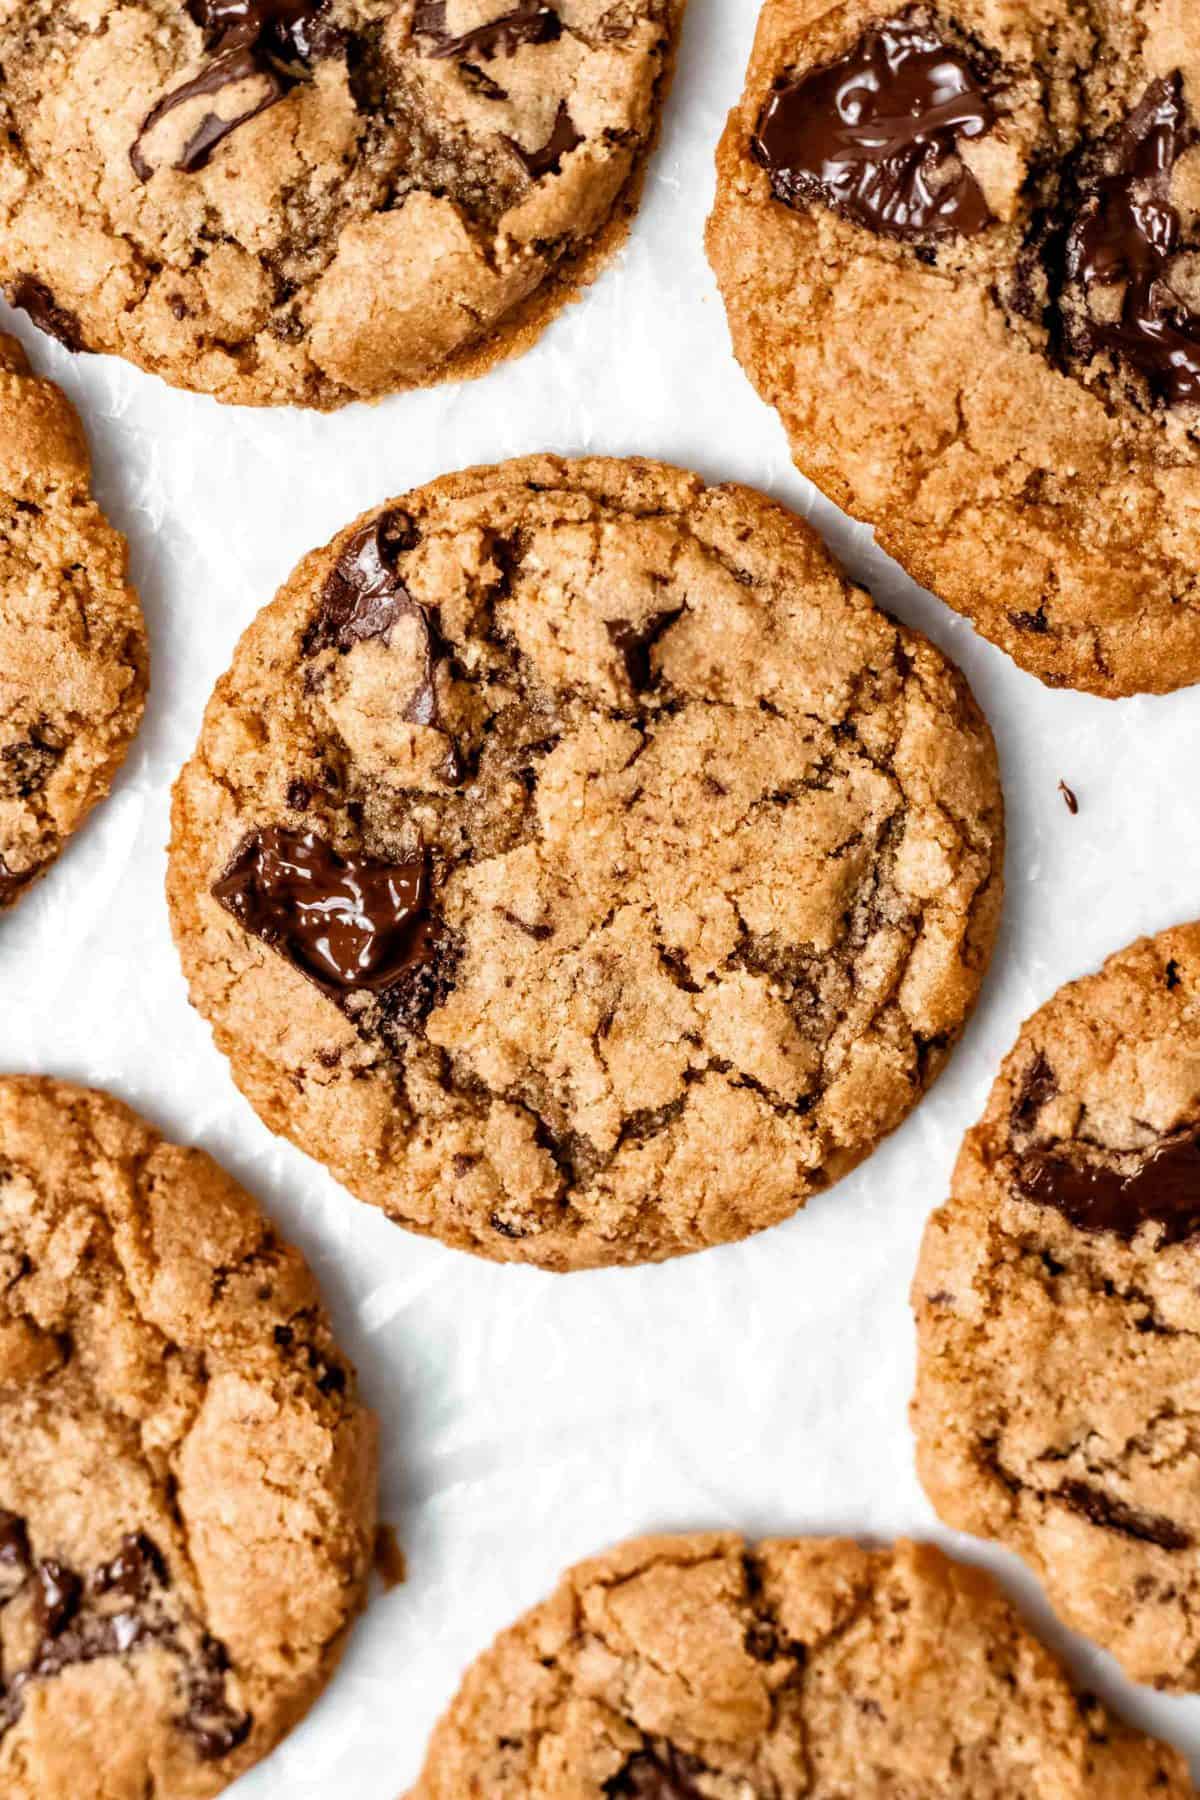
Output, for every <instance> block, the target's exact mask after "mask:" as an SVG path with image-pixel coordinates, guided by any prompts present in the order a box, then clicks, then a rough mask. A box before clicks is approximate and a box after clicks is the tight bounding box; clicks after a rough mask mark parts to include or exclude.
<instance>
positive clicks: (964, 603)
mask: <svg viewBox="0 0 1200 1800" xmlns="http://www.w3.org/2000/svg"><path fill="white" fill-rule="evenodd" d="M718 170H719V175H718V193H717V201H716V206H715V210H714V212H713V215H712V218H711V220H710V223H709V234H708V245H709V254H710V257H711V260H712V263H713V267H714V269H715V270H716V273H717V277H718V280H719V282H720V285H721V288H722V290H723V292H724V297H725V301H726V305H727V308H728V313H729V322H730V326H731V329H732V333H733V341H734V347H735V350H736V352H737V355H738V358H739V360H740V361H741V363H742V364H743V366H744V368H745V369H746V372H747V373H748V375H749V376H750V378H751V380H752V381H753V382H754V384H755V385H756V387H757V388H758V390H759V392H760V393H761V394H762V396H763V398H764V399H766V400H767V401H768V402H769V403H770V404H771V405H773V406H774V407H776V408H777V409H778V411H779V413H780V415H781V417H782V419H783V422H784V424H785V426H786V428H787V431H788V435H789V437H790V440H791V445H792V451H793V454H794V456H795V458H796V461H797V463H798V465H799V466H800V468H801V469H803V470H804V471H805V473H806V474H808V475H810V476H811V477H812V478H813V479H814V480H815V481H816V482H818V483H819V485H820V486H821V487H822V488H823V489H824V490H825V491H826V493H828V494H829V495H830V496H831V497H832V498H833V499H834V500H836V501H837V503H838V504H839V505H840V506H843V507H845V508H846V509H847V510H848V511H850V512H852V513H853V514H855V515H856V516H857V517H859V518H861V519H864V520H866V521H867V522H868V523H870V524H871V525H873V526H874V527H875V529H876V533H877V535H878V538H879V541H880V543H881V544H882V545H883V546H884V547H885V549H887V550H888V551H890V552H891V553H892V554H893V555H895V556H896V557H898V558H899V560H900V561H901V562H902V563H904V565H905V566H906V567H907V568H908V569H909V570H910V571H911V572H912V573H913V574H914V575H915V576H916V577H917V578H918V579H919V580H920V581H921V582H923V583H924V584H925V585H926V586H927V587H929V588H931V589H932V590H933V591H934V592H935V593H937V594H939V595H941V597H942V598H943V599H944V600H947V601H949V602H950V604H951V605H952V606H954V607H956V608H957V609H958V610H959V611H960V612H962V613H965V614H966V616H967V617H968V618H969V619H971V620H973V621H974V623H975V625H976V626H977V627H978V629H979V630H980V631H981V632H982V633H983V634H984V635H985V636H986V637H988V638H990V639H991V640H992V641H993V643H996V644H998V645H1000V646H1001V647H1002V648H1003V649H1004V650H1006V651H1008V653H1009V654H1010V655H1011V656H1012V657H1014V658H1015V659H1016V661H1017V662H1018V663H1019V664H1020V665H1021V666H1022V668H1025V669H1028V670H1030V671H1031V672H1032V673H1034V674H1035V675H1038V676H1040V677H1041V678H1042V680H1044V681H1046V682H1048V683H1049V684H1051V685H1053V686H1069V687H1076V688H1084V689H1087V690H1089V691H1090V692H1093V693H1097V694H1103V695H1109V696H1115V695H1120V694H1129V693H1135V692H1142V691H1146V692H1154V693H1161V692H1165V691H1166V690H1168V689H1172V688H1177V687H1182V686H1184V685H1186V684H1187V683H1189V682H1194V681H1196V680H1197V679H1200V12H1198V11H1197V9H1196V7H1195V6H1194V5H1193V4H1192V3H1191V0H1111V3H1110V4H1106V5H1105V6H1103V7H1096V6H1094V5H1091V4H1087V3H1085V0H1028V3H1027V4H1023V5H1020V6H1012V5H1009V4H1007V3H1006V0H962V4H960V5H956V6H954V7H942V6H938V5H928V4H918V5H908V6H905V5H889V4H887V3H886V0H838V3H837V4H833V5H831V4H830V3H829V0H768V3H767V5H766V6H765V8H764V10H763V13H762V17H761V20H760V23H759V28H758V37H757V42H756V44H755V48H754V53H753V58H752V61H751V64H750V71H749V76H748V80H747V85H746V91H745V95H744V97H743V99H742V102H741V104H740V105H739V106H738V108H737V109H736V110H735V111H734V113H733V115H732V117H731V119H730V122H729V126H728V129H727V130H726V132H725V136H724V138H723V140H722V143H721V147H720V151H719V155H718Z"/></svg>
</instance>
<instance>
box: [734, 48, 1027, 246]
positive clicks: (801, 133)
mask: <svg viewBox="0 0 1200 1800" xmlns="http://www.w3.org/2000/svg"><path fill="white" fill-rule="evenodd" d="M995 121H996V114H995V110H994V108H993V106H992V103H991V101H990V100H989V99H988V97H987V95H986V94H985V92H984V90H983V88H982V86H981V85H980V82H979V79H978V78H977V76H976V74H975V71H974V70H973V69H972V67H971V65H970V63H969V62H968V61H967V58H966V57H965V56H964V55H963V53H962V51H961V50H957V49H955V48H953V46H951V45H949V44H946V43H944V42H943V41H942V40H941V38H939V37H938V35H937V33H936V32H934V31H932V30H930V29H929V28H928V27H927V26H922V25H918V24H915V23H913V22H912V21H905V20H894V21H893V22H892V23H890V24H887V25H881V26H879V27H878V28H877V29H875V30H872V31H868V32H867V34H866V35H865V37H863V38H862V39H861V40H860V42H859V43H858V45H857V46H856V47H855V48H854V49H853V50H851V51H849V52H848V54H847V55H845V56H843V57H840V58H839V59H838V61H837V62H834V63H829V64H827V65H826V66H825V67H823V68H819V69H810V70H808V71H807V72H806V73H805V74H803V75H792V76H786V77H784V78H783V79H782V80H781V81H780V82H778V83H777V85H776V88H775V91H774V93H773V94H772V95H771V98H770V99H769V100H768V101H767V104H766V106H765V108H764V109H763V113H762V116H761V118H760V119H759V123H758V133H757V136H756V137H755V139H754V142H753V151H754V155H755V156H756V158H757V159H758V161H759V162H760V163H761V164H762V165H763V167H764V168H766V169H767V170H768V172H769V174H770V177H771V189H772V192H773V193H774V195H775V197H776V199H777V200H782V201H783V202H784V203H785V204H786V205H788V206H803V205H806V204H808V203H809V202H810V201H813V200H821V201H824V203H825V204H826V205H827V206H830V207H832V208H833V210H834V211H835V212H838V213H841V214H843V215H844V216H845V217H846V218H848V219H852V220H853V221H854V222H855V224H857V225H865V226H866V227H867V228H868V230H871V231H875V232H879V233H883V234H887V235H889V236H892V237H898V238H919V237H948V236H951V235H957V236H962V237H967V236H971V235H973V234H974V233H975V232H979V231H982V230H983V229H984V227H985V226H986V225H988V224H989V223H990V221H991V216H992V215H991V212H990V211H989V208H988V204H987V201H986V200H985V199H984V197H983V192H982V190H981V188H980V186H979V183H978V182H977V181H976V179H975V177H974V176H973V175H972V174H971V171H970V170H969V169H968V168H966V167H965V165H964V164H963V162H962V160H961V158H960V156H959V154H958V145H959V141H960V139H962V138H977V137H982V136H983V135H984V134H985V133H986V132H988V131H990V130H991V128H992V126H993V125H994V124H995Z"/></svg>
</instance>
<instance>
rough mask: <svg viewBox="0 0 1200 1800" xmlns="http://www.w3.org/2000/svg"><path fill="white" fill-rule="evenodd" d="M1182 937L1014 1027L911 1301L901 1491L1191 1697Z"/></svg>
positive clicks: (1191, 1370) (1193, 1436)
mask: <svg viewBox="0 0 1200 1800" xmlns="http://www.w3.org/2000/svg"><path fill="white" fill-rule="evenodd" d="M1198 1233H1200V925H1185V926H1180V927H1179V928H1178V929H1177V930H1174V931H1165V932H1163V933H1162V934H1161V935H1160V936H1159V937H1156V938H1144V939H1143V940H1142V941H1141V942H1140V943H1137V944H1134V945H1133V946H1132V947H1131V948H1130V949H1128V950H1123V951H1122V952H1121V953H1120V954H1119V955H1117V956H1113V957H1111V958H1110V959H1109V961H1108V962H1107V963H1106V964H1105V965H1104V967H1103V969H1101V971H1100V972H1099V974H1097V975H1091V976H1088V977H1087V978H1086V979H1085V980H1082V981H1076V982H1072V983H1071V984H1070V985H1069V986H1067V987H1064V988H1062V989H1061V990H1060V991H1059V992H1058V993H1057V994H1056V995H1055V996H1054V998H1053V999H1052V1000H1051V1001H1049V1002H1048V1004H1047V1005H1046V1006H1044V1007H1043V1008H1042V1009H1041V1011H1040V1012H1038V1013H1036V1014H1035V1015H1034V1017H1033V1018H1032V1019H1030V1021H1029V1022H1028V1024H1027V1025H1026V1026H1025V1027H1024V1029H1023V1030H1022V1032H1021V1035H1020V1037H1019V1039H1018V1040H1017V1044H1016V1047H1015V1048H1014V1050H1013V1051H1012V1054H1011V1055H1010V1056H1009V1057H1008V1059H1007V1061H1006V1062H1005V1064H1004V1067H1003V1069H1002V1070H1001V1072H1000V1075H999V1078H998V1079H997V1082H996V1085H995V1087H994V1088H993V1090H992V1095H991V1099H990V1101H989V1102H988V1107H987V1111H986V1112H985V1114H984V1116H983V1119H982V1120H981V1121H980V1123H979V1124H978V1125H977V1126H976V1127H975V1128H974V1130H973V1131H971V1132H970V1133H969V1134H968V1136H967V1139H966V1142H965V1143H964V1145H963V1149H962V1153H961V1155H960V1157H959V1161H958V1166H957V1169H956V1170H955V1175H954V1185H953V1192H952V1196H951V1199H950V1201H949V1203H948V1204H947V1205H946V1206H944V1207H942V1208H941V1210H940V1211H939V1212H936V1213H935V1214H934V1215H933V1218H932V1219H931V1221H930V1223H929V1227H928V1230H927V1233H926V1237H925V1245H924V1249H923V1251H922V1254H921V1261H920V1266H919V1268H918V1270H917V1275H916V1280H915V1283H914V1286H913V1304H914V1307H915V1309H916V1314H917V1325H918V1331H919V1336H920V1373H919V1379H918V1384H917V1394H916V1399H915V1401H914V1403H913V1423H914V1426H915V1429H916V1433H917V1443H918V1460H919V1467H920V1473H921V1478H922V1480H923V1482H924V1484H925V1487H926V1489H927V1491H928V1493H929V1496H930V1498H931V1499H932V1500H933V1502H934V1505H935V1506H936V1507H937V1509H938V1511H939V1512H940V1513H941V1514H942V1516H943V1518H945V1519H946V1521H947V1522H948V1523H949V1524H952V1525H955V1526H957V1527H959V1528H960V1529H962V1530H964V1531H973V1532H976V1533H978V1534H980V1535H982V1536H987V1537H994V1538H999V1539H1000V1540H1001V1541H1002V1542H1004V1543H1006V1544H1008V1545H1009V1546H1010V1547H1011V1548H1012V1549H1014V1550H1017V1551H1019V1552H1020V1554H1021V1555H1023V1556H1025V1557H1026V1558H1028V1560H1029V1561H1030V1562H1032V1564H1033V1566H1034V1567H1035V1569H1036V1570H1037V1572H1038V1574H1039V1575H1040V1577H1041V1579H1042V1580H1043V1581H1044V1583H1045V1584H1046V1587H1047V1589H1048V1592H1049V1595H1050V1598H1051V1600H1052V1602H1053V1603H1054V1605H1055V1606H1056V1607H1057V1609H1058V1610H1059V1612H1060V1613H1061V1614H1062V1615H1063V1617H1064V1618H1065V1619H1066V1620H1067V1621H1068V1622H1069V1623H1070V1624H1071V1625H1073V1626H1074V1627H1075V1628H1076V1629H1077V1630H1079V1631H1083V1632H1086V1633H1087V1635H1088V1636H1089V1637H1091V1638H1094V1639H1095V1640H1096V1642H1097V1643H1100V1644H1103V1645H1104V1646H1105V1647H1106V1648H1108V1649H1110V1650H1111V1651H1112V1652H1113V1653H1114V1654H1115V1655H1116V1656H1117V1657H1119V1658H1120V1660H1121V1662H1122V1663H1123V1664H1124V1665H1125V1667H1126V1668H1127V1669H1128V1671H1129V1673H1130V1674H1131V1675H1132V1676H1133V1677H1134V1679H1135V1680H1138V1681H1149V1682H1153V1683H1155V1685H1156V1686H1159V1687H1176V1688H1190V1689H1197V1688H1200V1629H1198V1627H1197V1612H1198V1608H1200V1456H1198V1455H1197V1418H1198V1417H1200V1347H1198V1346H1200V1238H1198V1236H1197V1234H1198Z"/></svg>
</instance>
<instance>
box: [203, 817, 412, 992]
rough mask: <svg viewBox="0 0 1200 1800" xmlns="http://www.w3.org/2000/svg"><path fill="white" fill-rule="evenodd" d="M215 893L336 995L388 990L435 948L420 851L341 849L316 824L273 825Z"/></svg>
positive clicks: (251, 842)
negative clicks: (350, 852)
mask: <svg viewBox="0 0 1200 1800" xmlns="http://www.w3.org/2000/svg"><path fill="white" fill-rule="evenodd" d="M212 892H213V897H214V899H216V900H218V901H219V902H220V904H221V905H222V906H223V907H224V908H225V910H226V912H228V913H231V914H232V915H233V917H234V918H235V919H236V920H237V921H238V923H239V924H240V925H242V926H244V928H245V929H246V930H247V931H249V932H251V933H252V934H253V935H254V936H255V937H257V938H259V939H261V941H262V942H263V943H264V944H269V945H270V946H271V948H272V949H274V950H278V951H279V952H280V953H281V954H282V955H284V956H286V957H287V959H288V961H289V962H290V963H291V964H292V965H293V967H294V968H296V969H298V970H299V971H300V973H301V974H302V975H304V976H307V978H308V980H309V981H311V982H313V983H314V984H315V985H316V986H317V987H319V988H320V989H321V990H322V992H323V993H325V994H328V995H329V997H330V998H331V999H333V1000H341V999H343V998H344V997H345V996H346V995H348V994H352V993H360V992H364V991H365V992H368V993H376V994H379V993H383V992H384V991H385V990H386V989H387V988H389V987H391V986H393V984H394V983H396V982H398V981H400V980H401V979H402V978H403V977H404V976H405V975H407V974H408V973H409V972H410V971H411V970H413V969H415V968H417V967H418V966H419V965H420V964H422V963H425V962H428V961H430V960H431V959H432V957H433V955H434V953H435V949H436V945H435V931H434V927H433V925H432V922H431V920H430V918H429V881H428V875H427V872H426V864H425V856H424V853H423V852H421V853H419V854H418V855H416V856H413V857H410V858H408V859H407V860H406V861H404V862H399V863H387V862H380V861H377V860H376V859H375V858H373V857H368V856H347V857H343V856H339V855H338V854H337V852H336V851H335V850H334V849H333V847H332V846H331V845H330V844H327V843H326V842H325V840H324V839H323V838H321V837H318V835H317V833H316V832H315V831H289V830H288V829H287V828H286V827H285V826H282V825H268V826H266V827H265V828H264V829H263V830H261V831H255V832H253V833H252V834H251V836H250V837H248V838H247V839H246V841H245V842H244V843H243V844H242V846H241V848H240V849H239V850H238V852H237V854H236V855H235V856H234V858H233V861H232V862H231V863H230V864H229V867H228V868H227V869H226V870H225V873H224V874H223V875H222V876H221V878H220V880H219V881H217V882H216V883H215V884H214V886H213V890H212Z"/></svg>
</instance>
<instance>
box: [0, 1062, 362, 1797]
mask: <svg viewBox="0 0 1200 1800" xmlns="http://www.w3.org/2000/svg"><path fill="white" fill-rule="evenodd" d="M374 1464H375V1445H374V1427H373V1422H372V1420H371V1417H370V1415H369V1414H368V1413H366V1412H365V1411H364V1410H363V1408H362V1406H361V1405H360V1403H359V1401H358V1399H357V1397H356V1390H355V1378H354V1371H353V1369H352V1368H351V1367H350V1365H349V1364H348V1363H347V1361H346V1360H345V1358H344V1357H343V1356H342V1355H341V1354H340V1352H339V1351H338V1349H337V1347H336V1345H335V1344H334V1342H333V1340H332V1337H331V1335H330V1330H329V1324H328V1321H327V1319H326V1316H325V1313H324V1310H323V1308H322V1306H321V1302H320V1297H319V1295H318V1293H317V1290H316V1287H315V1285H314V1283H313V1280H312V1277H311V1275H310V1274H309V1272H308V1270H307V1268H306V1267H305V1265H304V1263H303V1261H302V1260H301V1258H300V1256H299V1255H298V1254H297V1252H296V1251H294V1250H292V1249H290V1248H289V1247H288V1246H287V1245H285V1244H283V1243H281V1242H280V1240H279V1239H278V1237H277V1236H276V1235H275V1233H274V1231H273V1230H272V1228H271V1226H270V1225H269V1224H268V1223H267V1222H266V1220H265V1219H264V1218H263V1217H262V1215H261V1214H260V1213H259V1211H258V1209H257V1207H256V1206H255V1205H254V1204H253V1202H252V1201H251V1200H250V1198H249V1196H248V1195H247V1194H246V1193H244V1192H243V1190H242V1189H240V1188H239V1187H237V1186H236V1185H235V1184H234V1183H233V1182H232V1181H231V1180H230V1179H229V1177H228V1176H226V1175H225V1174H223V1173H222V1171H221V1170H220V1169H218V1168H217V1166H216V1165H215V1164H214V1163H213V1162H211V1161H210V1160H209V1158H208V1157H206V1156H204V1155H202V1154H201V1152H199V1151H198V1150H181V1149H177V1148H176V1147H175V1146H174V1145H171V1144H167V1143H164V1142H163V1140H162V1139H161V1138H160V1137H158V1135H157V1134H156V1133H155V1132H153V1131H152V1130H151V1129H150V1128H149V1126H147V1125H145V1124H143V1123H142V1121H141V1120H139V1119H138V1118H136V1117H135V1116H134V1114H132V1113H131V1112H130V1111H129V1110H128V1109H127V1108H126V1107H124V1106H122V1105H120V1104H119V1103H118V1102H117V1101H115V1100H112V1099H110V1098H109V1097H108V1096H107V1095H104V1094H98V1093H93V1092H88V1091H86V1090H84V1089H81V1088H75V1087H67V1086H65V1085H62V1084H58V1083H55V1082H50V1081H38V1080H28V1079H18V1078H11V1077H10V1078H4V1079H0V1791H2V1792H3V1793H4V1795H5V1796H6V1800H79V1796H80V1795H81V1793H83V1792H84V1791H85V1786H86V1791H87V1792H88V1793H93V1792H94V1793H97V1794H99V1793H101V1792H102V1793H103V1795H104V1797H105V1800H144V1796H145V1795H147V1794H149V1793H151V1792H153V1793H155V1794H162V1795H164V1796H165V1795H168V1794H169V1795H170V1796H171V1800H194V1797H199V1796H207V1795H212V1794H217V1793H220V1792H221V1791H222V1790H223V1789H224V1788H225V1787H226V1786H227V1785H228V1784H229V1783H230V1782H232V1781H233V1780H234V1779H235V1777H236V1776H238V1775H239V1774H241V1772H242V1771H243V1770H244V1769H246V1768H248V1767H249V1766H250V1765H251V1764H252V1763H254V1762H257V1761H258V1760H259V1758H260V1757H262V1756H264V1755H265V1754H266V1753H267V1751H268V1750H270V1749H271V1748H272V1747H273V1745H274V1744H275V1743H276V1742H277V1741H278V1739H279V1738H280V1737H281V1736H282V1735H283V1734H284V1732H285V1731H287V1730H288V1728H289V1727H290V1726H291V1725H292V1724H293V1723H294V1722H295V1721H296V1719H298V1718H299V1717H300V1715H301V1714H302V1713H303V1712H304V1711H305V1710H306V1709H307V1707H308V1706H309V1704H310V1703H311V1701H312V1700H313V1699H314V1698H315V1697H316V1695H317V1693H318V1692H319V1690H320V1689H321V1687H322V1686H323V1685H324V1683H325V1681H326V1679H327V1677H328V1675H329V1674H330V1672H331V1670H332V1668H333V1666H334V1664H335V1663H336V1661H337V1658H338V1656H339V1654H340V1651H341V1647H342V1641H343V1638H344V1635H345V1632H346V1630H347V1627H348V1626H349V1624H350V1622H351V1621H352V1620H353V1618H354V1616H355V1614H356V1613H357V1612H358V1610H359V1607H360V1605H361V1603H362V1600H363V1597H364V1593H365V1585H366V1573H367V1568H368V1564H369V1558H370V1549H371V1539H372V1533H373V1527H374V1508H375V1467H374ZM85 1775H86V1776H88V1777H90V1781H88V1782H87V1783H85Z"/></svg>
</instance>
